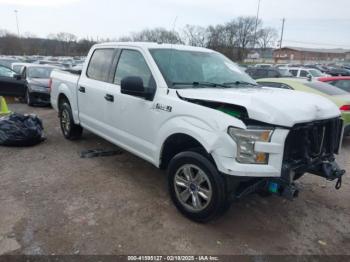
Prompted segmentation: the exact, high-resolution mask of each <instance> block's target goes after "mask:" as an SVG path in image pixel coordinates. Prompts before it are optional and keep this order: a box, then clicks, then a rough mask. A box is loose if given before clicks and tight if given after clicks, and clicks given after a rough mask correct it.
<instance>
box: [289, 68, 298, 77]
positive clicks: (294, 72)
mask: <svg viewBox="0 0 350 262" xmlns="http://www.w3.org/2000/svg"><path fill="white" fill-rule="evenodd" d="M289 73H291V74H292V75H293V76H298V70H293V69H292V70H289Z"/></svg>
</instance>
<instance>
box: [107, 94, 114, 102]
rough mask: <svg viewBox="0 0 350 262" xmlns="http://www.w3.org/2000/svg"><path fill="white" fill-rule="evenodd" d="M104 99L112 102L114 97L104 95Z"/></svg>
mask: <svg viewBox="0 0 350 262" xmlns="http://www.w3.org/2000/svg"><path fill="white" fill-rule="evenodd" d="M105 99H106V100H107V101H109V102H114V96H112V95H110V94H106V95H105Z"/></svg>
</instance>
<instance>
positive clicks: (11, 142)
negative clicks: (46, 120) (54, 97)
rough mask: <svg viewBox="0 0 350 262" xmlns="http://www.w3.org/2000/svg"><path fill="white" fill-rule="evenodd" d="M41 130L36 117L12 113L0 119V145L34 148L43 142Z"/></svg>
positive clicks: (39, 122)
mask: <svg viewBox="0 0 350 262" xmlns="http://www.w3.org/2000/svg"><path fill="white" fill-rule="evenodd" d="M43 130H44V128H43V123H42V121H41V120H40V119H39V118H38V117H37V116H36V115H21V114H17V113H13V114H10V115H7V116H3V117H0V145H3V146H34V145H36V144H39V143H41V142H42V141H44V140H45V136H44V133H43Z"/></svg>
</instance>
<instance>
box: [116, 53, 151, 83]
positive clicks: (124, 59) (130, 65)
mask: <svg viewBox="0 0 350 262" xmlns="http://www.w3.org/2000/svg"><path fill="white" fill-rule="evenodd" d="M130 76H137V77H141V79H142V81H143V85H144V87H145V88H154V87H155V83H154V79H153V77H152V73H151V70H150V69H149V68H148V65H147V63H146V61H145V59H144V58H143V56H142V54H141V53H140V52H139V51H136V50H128V49H125V50H123V51H122V53H121V54H120V57H119V61H118V66H117V69H116V72H115V76H114V81H113V82H114V83H115V84H118V85H120V82H121V80H122V79H123V78H125V77H130Z"/></svg>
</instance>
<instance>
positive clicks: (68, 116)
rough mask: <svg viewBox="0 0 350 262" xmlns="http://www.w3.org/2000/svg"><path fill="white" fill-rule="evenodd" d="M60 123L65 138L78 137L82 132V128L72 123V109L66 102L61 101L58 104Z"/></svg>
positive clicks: (72, 138)
mask: <svg viewBox="0 0 350 262" xmlns="http://www.w3.org/2000/svg"><path fill="white" fill-rule="evenodd" d="M59 116H60V125H61V130H62V133H63V135H64V137H65V138H67V139H69V140H76V139H79V138H80V137H81V135H82V133H83V128H82V127H81V126H79V125H76V124H75V123H74V119H73V114H72V109H71V107H70V104H69V103H68V102H66V101H65V102H63V103H62V105H61V106H60V113H59Z"/></svg>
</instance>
